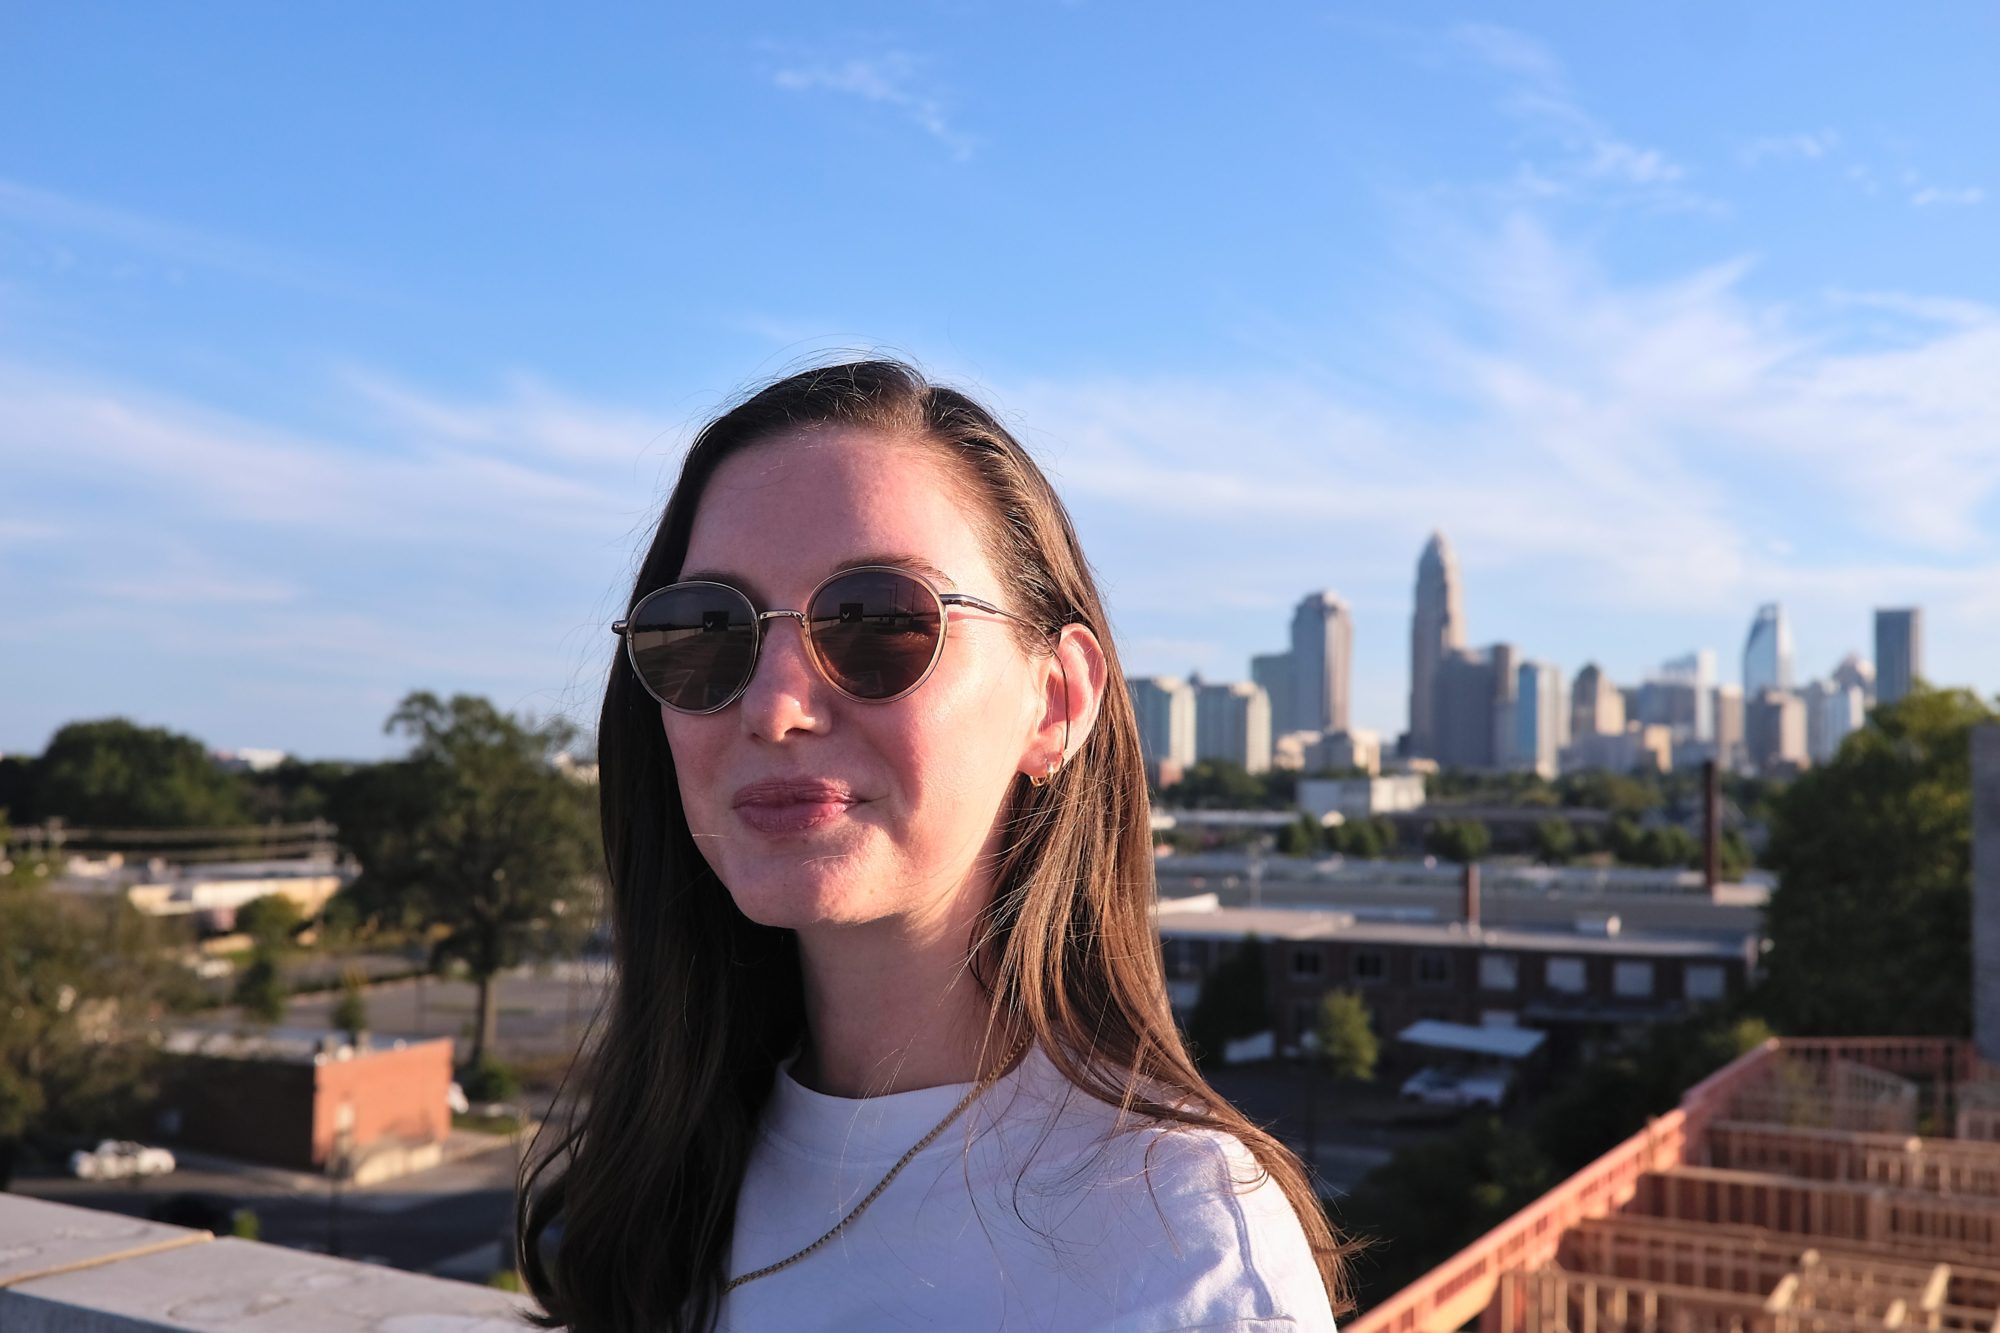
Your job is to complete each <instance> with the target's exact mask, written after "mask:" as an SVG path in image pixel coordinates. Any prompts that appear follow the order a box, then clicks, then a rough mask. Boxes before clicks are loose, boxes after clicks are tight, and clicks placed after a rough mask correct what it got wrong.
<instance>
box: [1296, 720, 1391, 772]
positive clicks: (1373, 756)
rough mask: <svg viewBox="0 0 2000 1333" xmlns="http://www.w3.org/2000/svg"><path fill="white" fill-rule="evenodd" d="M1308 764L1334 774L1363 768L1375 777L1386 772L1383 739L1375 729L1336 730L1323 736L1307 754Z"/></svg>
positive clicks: (1309, 767)
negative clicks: (1383, 766)
mask: <svg viewBox="0 0 2000 1333" xmlns="http://www.w3.org/2000/svg"><path fill="white" fill-rule="evenodd" d="M1306 767H1307V768H1308V769H1310V770H1312V771H1313V772H1332V773H1349V772H1353V771H1354V770H1356V769H1359V770H1360V771H1361V772H1363V773H1366V774H1368V775H1369V776H1370V777H1374V776H1375V775H1376V774H1378V773H1380V772H1381V771H1382V738H1381V737H1380V736H1378V735H1376V734H1375V733H1374V732H1372V731H1336V732H1334V733H1333V734H1332V735H1329V736H1322V737H1321V738H1320V741H1319V744H1317V745H1315V746H1314V747H1313V749H1312V753H1311V754H1310V755H1309V756H1308V757H1307V762H1306Z"/></svg>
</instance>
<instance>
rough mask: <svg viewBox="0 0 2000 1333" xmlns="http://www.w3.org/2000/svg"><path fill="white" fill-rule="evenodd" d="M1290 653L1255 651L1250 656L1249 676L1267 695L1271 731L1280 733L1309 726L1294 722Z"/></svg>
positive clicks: (1295, 691) (1294, 693)
mask: <svg viewBox="0 0 2000 1333" xmlns="http://www.w3.org/2000/svg"><path fill="white" fill-rule="evenodd" d="M1294 674H1295V673H1294V672H1293V671H1292V655H1291V654H1290V653H1259V654H1257V655H1256V656H1255V657H1252V658H1251V659H1250V679H1251V681H1252V682H1253V683H1255V684H1258V685H1262V686H1263V687H1264V693H1266V694H1268V695H1270V696H1271V734H1272V735H1273V736H1283V735H1284V734H1285V733H1287V732H1291V731H1306V730H1310V728H1307V727H1302V726H1299V725H1297V724H1296V723H1295V722H1294V721H1293V719H1292V714H1293V712H1294V711H1295V710H1296V707H1297V703H1298V701H1297V699H1296V698H1295V697H1294V696H1295V695H1296V694H1297V693H1298V691H1297V689H1296V688H1295V687H1294V686H1293V684H1292V681H1293V678H1294Z"/></svg>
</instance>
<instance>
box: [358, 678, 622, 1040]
mask: <svg viewBox="0 0 2000 1333" xmlns="http://www.w3.org/2000/svg"><path fill="white" fill-rule="evenodd" d="M385 729H386V730H388V731H390V732H392V733H396V732H400V733H402V734H403V735H404V736H406V737H408V738H409V740H410V742H411V751H410V755H409V757H408V758H407V759H405V760H403V761H401V762H400V763H394V764H385V765H375V766H374V768H375V769H378V770H382V771H381V772H378V773H374V774H372V775H371V777H370V778H369V779H368V781H367V782H366V784H365V785H363V786H360V787H357V788H355V789H351V790H350V791H349V792H348V793H346V796H347V798H348V800H349V803H350V810H351V811H353V812H355V813H358V814H361V815H362V816H363V817H362V819H361V822H360V823H358V824H357V826H356V827H355V828H353V829H352V830H350V829H348V828H347V827H346V826H345V825H343V827H342V838H343V841H346V842H348V844H349V845H350V846H351V847H352V848H353V849H354V850H355V852H356V854H357V857H358V859H359V860H360V862H361V876H360V879H359V880H358V881H357V882H356V884H355V886H354V888H355V890H356V892H355V895H354V896H355V901H356V903H357V906H361V908H362V910H363V911H369V910H371V908H373V909H375V910H380V911H383V912H385V913H390V914H393V915H395V916H397V917H399V918H400V919H401V920H403V921H405V922H422V923H426V924H430V923H435V924H438V925H441V926H443V927H445V928H446V929H447V931H448V934H447V935H446V936H445V937H444V938H443V940H442V941H441V942H440V944H439V946H438V954H439V956H441V957H455V958H458V959H462V960H463V961H464V962H465V964H466V966H467V968H468V970H469V971H470V973H471V976H472V980H473V981H474V983H475V984H476V985H477V986H478V988H479V1018H478V1022H477V1024H476V1027H475V1031H474V1036H473V1058H474V1060H475V1061H476V1060H479V1059H481V1058H483V1057H484V1056H485V1055H486V1054H487V1052H488V1051H489V1050H490V1049H491V1047H492V1045H493V1041H494V1031H495V1026H496V1022H495V1020H496V1015H497V1012H498V990H497V977H498V974H499V973H500V971H501V970H502V969H503V968H507V967H510V966H512V965H514V964H515V963H517V962H519V961H520V959H521V958H522V957H523V956H524V953H525V951H526V949H527V947H528V945H529V944H530V943H532V942H534V941H535V940H536V939H537V938H538V937H543V936H545V935H546V934H547V932H548V930H549V928H550V924H551V922H553V921H554V920H555V919H556V918H558V917H560V916H561V915H562V914H563V913H564V912H565V911H566V910H567V909H568V908H569V907H570V906H571V905H573V904H576V903H580V902H585V901H587V900H588V898H589V893H588V877H589V876H590V875H591V874H592V873H593V871H595V869H596V868H597V867H598V865H599V864H600V863H601V857H600V854H599V851H598V835H597V823H596V819H595V792H594V791H593V790H592V789H591V788H589V787H588V786H585V785H584V784H581V783H578V782H575V781H573V780H572V779H570V778H567V777H565V776H564V775H563V774H562V773H561V772H559V771H558V770H556V769H555V768H554V767H553V763H552V761H553V760H554V758H555V756H556V755H557V754H558V753H561V752H562V751H564V750H566V749H567V748H568V747H569V745H570V744H571V743H572V742H573V741H574V740H575V737H576V733H575V730H574V728H572V727H571V726H570V725H569V724H568V723H567V722H565V721H563V720H562V719H560V718H551V719H546V720H544V721H542V722H540V723H534V722H532V721H530V722H523V721H520V720H517V719H516V718H514V717H513V716H511V715H510V714H507V713H503V712H501V711H500V710H498V709H496V708H495V707H494V706H493V705H492V704H491V703H490V702H488V701H487V700H485V699H480V698H475V697H472V696H469V695H456V696H454V697H453V698H452V699H451V701H450V702H449V703H447V702H445V701H443V700H440V699H439V698H438V697H437V696H435V695H433V694H429V693H427V692H421V691H420V692H417V693H414V694H411V695H409V696H408V697H406V698H405V699H404V700H403V701H402V703H401V704H400V705H398V706H397V708H396V710H395V712H394V713H392V714H391V715H390V717H389V721H388V724H387V726H386V728H385Z"/></svg>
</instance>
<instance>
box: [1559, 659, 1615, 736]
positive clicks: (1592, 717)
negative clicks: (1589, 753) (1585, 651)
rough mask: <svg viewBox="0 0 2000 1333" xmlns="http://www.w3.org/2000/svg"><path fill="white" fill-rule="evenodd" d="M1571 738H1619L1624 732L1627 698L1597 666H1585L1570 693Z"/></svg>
mask: <svg viewBox="0 0 2000 1333" xmlns="http://www.w3.org/2000/svg"><path fill="white" fill-rule="evenodd" d="M1569 730H1570V735H1571V736H1572V737H1574V738H1576V739H1579V740H1581V739H1582V738H1583V737H1585V736H1616V735H1619V734H1620V733H1622V732H1623V731H1624V730H1625V696H1624V695H1623V694H1620V693H1619V692H1618V687H1617V686H1616V685H1614V684H1612V682H1611V677H1609V676H1607V675H1605V674H1604V671H1603V669H1602V668H1600V667H1599V666H1598V665H1597V663H1595V662H1588V663H1585V664H1584V668H1583V670H1581V671H1579V672H1577V673H1576V684H1575V685H1574V686H1573V687H1571V689H1570V714H1569Z"/></svg>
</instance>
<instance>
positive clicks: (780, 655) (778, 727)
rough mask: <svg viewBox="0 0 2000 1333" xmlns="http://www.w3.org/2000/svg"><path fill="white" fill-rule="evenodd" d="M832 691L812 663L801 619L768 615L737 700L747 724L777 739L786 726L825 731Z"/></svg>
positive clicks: (748, 728)
mask: <svg viewBox="0 0 2000 1333" xmlns="http://www.w3.org/2000/svg"><path fill="white" fill-rule="evenodd" d="M831 693H832V690H831V687H830V686H828V685H827V683H826V681H825V680H824V679H823V678H822V677H821V676H820V674H819V671H818V669H817V668H815V667H814V666H813V663H812V656H811V650H810V649H809V648H807V647H806V639H805V631H804V629H803V627H802V626H801V625H800V624H799V622H798V621H797V620H796V619H794V618H793V617H791V616H777V617H773V618H772V619H770V620H767V621H765V622H764V630H763V634H762V636H761V638H760V642H759V644H758V650H757V665H756V667H755V669H753V670H752V671H751V673H750V683H749V684H748V685H746V686H744V688H743V697H742V699H741V700H739V701H738V706H739V707H740V708H741V709H742V713H743V726H744V729H745V730H746V731H748V732H749V733H750V734H751V735H753V736H757V737H761V738H762V739H764V740H773V741H775V740H781V739H783V738H784V736H785V735H786V734H787V733H788V732H793V731H823V730H825V723H826V709H827V707H828V696H829V695H830V694H831Z"/></svg>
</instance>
